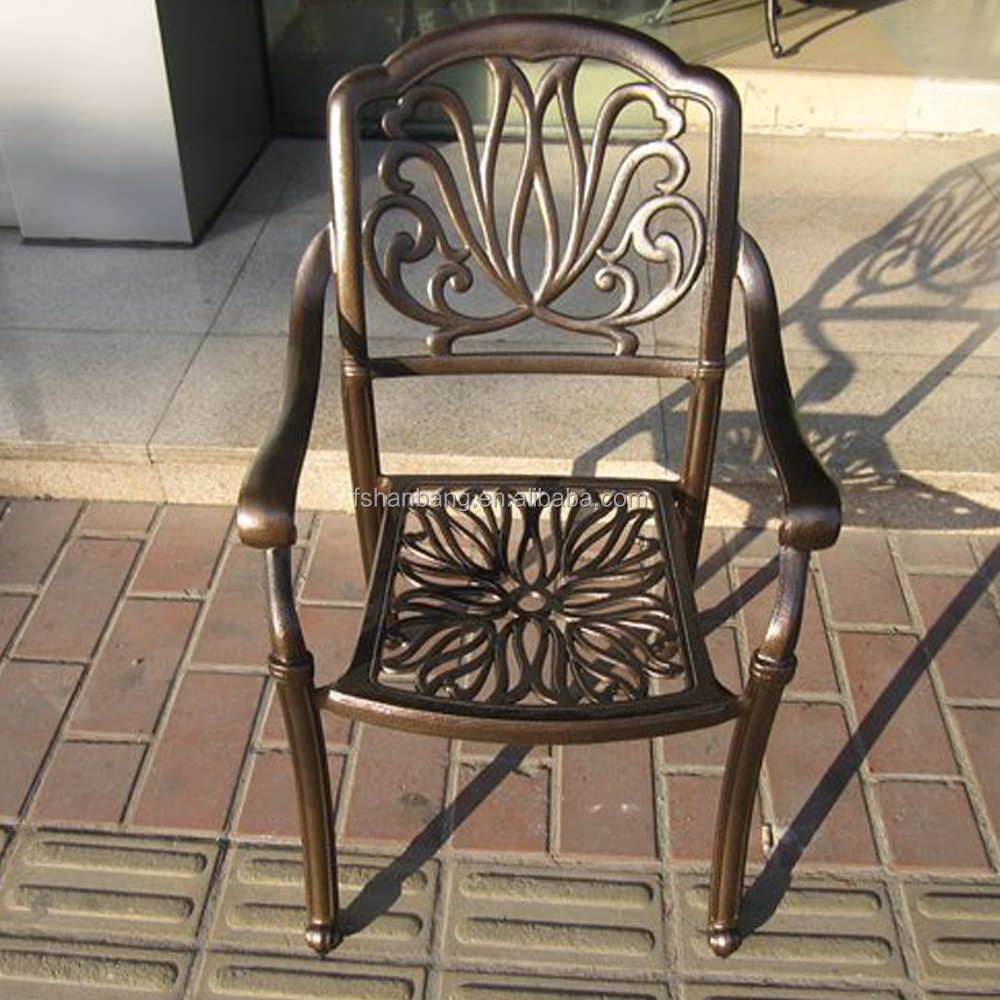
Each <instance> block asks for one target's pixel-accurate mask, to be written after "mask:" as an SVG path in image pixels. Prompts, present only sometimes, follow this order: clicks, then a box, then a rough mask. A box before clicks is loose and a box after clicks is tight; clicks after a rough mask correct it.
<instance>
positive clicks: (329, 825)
mask: <svg viewBox="0 0 1000 1000" xmlns="http://www.w3.org/2000/svg"><path fill="white" fill-rule="evenodd" d="M271 674H272V676H273V677H274V679H275V681H276V682H277V686H278V697H279V699H280V702H281V713H282V715H283V716H284V719H285V729H286V731H287V733H288V743H289V746H290V747H291V751H292V766H293V769H294V771H295V794H296V797H297V799H298V806H299V829H300V831H301V835H302V855H303V862H304V866H305V884H306V911H307V913H308V926H307V927H306V942H307V943H308V944H309V947H310V948H312V949H313V950H314V951H317V952H319V953H320V954H321V955H323V954H326V952H328V951H330V950H331V949H333V948H335V947H336V946H337V945H338V944H340V942H341V940H342V939H343V934H342V932H341V931H340V929H339V928H338V926H337V914H338V909H339V900H338V895H337V849H336V842H335V836H336V835H335V832H334V815H333V803H332V801H331V798H330V774H329V771H328V769H327V762H326V741H325V739H324V736H323V725H322V722H321V720H320V716H319V710H318V709H317V708H316V704H315V701H314V700H313V665H312V660H311V659H309V660H307V661H304V662H301V663H294V664H284V663H277V662H275V661H274V660H272V661H271Z"/></svg>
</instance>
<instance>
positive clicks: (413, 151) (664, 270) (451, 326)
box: [363, 57, 705, 354]
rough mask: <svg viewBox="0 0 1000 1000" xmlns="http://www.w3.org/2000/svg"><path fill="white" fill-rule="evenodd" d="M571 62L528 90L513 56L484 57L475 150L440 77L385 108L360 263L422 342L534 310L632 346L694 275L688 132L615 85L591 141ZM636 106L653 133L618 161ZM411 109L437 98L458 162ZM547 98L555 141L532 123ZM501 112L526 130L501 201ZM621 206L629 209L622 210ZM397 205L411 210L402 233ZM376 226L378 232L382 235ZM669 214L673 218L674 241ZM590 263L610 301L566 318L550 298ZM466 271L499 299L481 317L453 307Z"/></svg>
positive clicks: (655, 101)
mask: <svg viewBox="0 0 1000 1000" xmlns="http://www.w3.org/2000/svg"><path fill="white" fill-rule="evenodd" d="M581 63H582V60H581V59H580V58H576V57H570V58H563V59H559V60H557V61H555V62H553V64H552V65H551V66H550V67H549V68H548V69H547V70H546V72H545V73H544V74H543V75H542V77H541V79H540V80H539V81H538V83H537V85H536V86H535V87H534V88H532V86H531V83H530V82H529V80H528V78H527V77H526V76H525V74H524V72H522V70H521V69H520V68H519V67H518V66H517V65H516V64H515V63H514V62H512V61H511V60H509V59H504V58H490V59H487V60H486V65H487V68H488V71H489V75H490V80H491V87H492V110H491V114H490V120H489V124H488V127H487V130H486V133H485V137H484V139H483V142H482V146H481V147H480V146H479V145H478V144H477V141H476V137H475V133H474V130H473V125H472V120H471V118H470V115H469V110H468V108H467V107H466V105H465V103H464V101H463V100H462V99H461V97H460V96H459V95H458V94H457V93H456V92H455V91H454V90H452V89H450V88H449V87H446V86H443V85H441V84H438V83H430V82H428V83H421V84H417V85H415V86H413V87H411V88H410V89H408V90H407V91H406V92H405V93H404V94H403V95H402V96H401V97H399V99H398V101H397V102H396V104H395V106H394V107H393V108H392V109H390V110H389V111H387V112H386V113H385V114H384V115H383V118H382V128H383V132H384V134H385V137H386V139H387V140H388V143H387V146H386V149H385V151H384V152H383V155H382V157H381V159H380V162H379V178H380V180H381V182H382V184H383V185H384V187H385V188H386V189H387V191H388V193H387V194H385V195H383V196H382V197H380V198H379V199H378V200H377V201H376V202H375V203H374V205H373V206H372V207H371V209H370V211H369V212H368V214H367V215H366V217H365V220H364V224H363V248H364V251H363V252H364V257H365V264H366V267H367V268H368V270H369V273H370V274H371V276H372V278H373V280H374V281H375V283H376V285H377V286H378V288H379V290H380V291H381V293H382V295H383V296H384V297H385V298H386V299H387V300H388V301H389V302H390V303H392V304H393V305H394V306H395V308H396V309H398V310H399V311H400V312H402V313H404V314H405V315H407V316H409V317H411V318H412V319H415V320H418V321H420V322H422V323H425V324H429V325H430V326H433V327H434V330H433V332H432V333H431V334H430V335H429V336H428V338H427V339H428V344H429V346H430V348H431V350H432V352H434V353H436V354H447V353H451V351H452V349H453V345H454V343H455V341H456V340H457V339H458V338H460V337H465V336H469V335H472V334H482V333H488V332H490V331H493V330H499V329H502V328H504V327H509V326H513V325H515V324H517V323H520V322H521V321H523V320H526V319H529V318H531V317H535V318H537V319H541V320H544V321H546V322H548V323H550V324H553V325H555V326H558V327H562V328H563V329H566V330H570V331H576V332H579V333H584V334H591V335H595V336H600V337H604V338H606V339H608V340H610V341H611V342H612V343H613V344H614V348H615V353H616V354H634V353H635V352H636V350H637V348H638V344H639V341H638V337H637V336H636V334H635V333H634V332H633V331H632V330H631V329H630V327H632V326H636V325H638V324H642V323H644V322H647V321H649V320H651V319H654V318H655V317H656V316H659V315H660V314H662V313H664V312H665V311H666V310H668V309H669V308H670V307H671V306H672V305H674V304H675V303H676V302H677V301H678V300H680V299H681V298H682V297H683V296H684V295H685V294H686V293H687V292H688V290H689V289H690V288H691V286H692V285H693V284H694V282H695V280H696V279H697V277H698V274H699V272H700V270H701V266H702V263H703V260H704V251H705V221H704V218H703V216H702V214H701V211H700V210H699V209H698V207H697V206H696V205H695V203H694V202H693V201H692V200H691V199H690V198H688V197H686V196H685V195H683V194H681V193H680V189H681V187H682V186H683V185H684V182H685V180H686V179H687V176H688V161H687V158H686V157H685V155H684V153H683V151H682V150H681V148H680V146H679V145H678V144H677V142H676V140H677V139H678V138H679V137H680V136H681V134H682V133H683V131H684V125H685V121H684V116H683V115H682V114H681V112H680V111H679V110H678V108H677V107H675V106H674V105H673V104H672V103H671V102H670V100H669V97H668V95H667V94H666V93H665V92H664V91H663V90H662V89H661V88H660V87H658V86H657V85H655V84H653V83H651V82H645V81H643V82H633V83H628V84H624V85H622V86H620V87H618V88H617V89H615V90H614V91H612V92H611V94H610V95H609V96H608V97H607V98H606V100H605V101H604V103H603V105H602V106H601V108H600V110H599V111H598V114H597V118H596V122H595V125H594V131H593V136H592V138H591V140H590V142H589V144H588V143H586V142H585V140H584V138H583V136H582V134H581V130H580V125H579V122H578V119H577V113H576V107H575V99H574V94H575V83H576V77H577V73H578V71H579V69H580V65H581ZM553 102H555V103H554V104H553ZM634 104H644V105H646V106H647V107H648V109H649V111H650V112H651V114H652V116H653V119H654V121H655V122H656V125H657V131H658V134H657V137H656V138H653V139H650V140H648V141H645V142H640V143H638V144H636V145H634V146H633V147H632V148H631V149H630V150H629V151H628V152H627V153H626V154H625V155H624V156H623V157H622V158H621V159H619V160H618V161H617V162H616V163H613V162H611V161H612V160H613V159H614V158H613V157H611V158H609V156H608V143H609V139H611V137H612V134H613V133H614V131H615V129H616V126H617V125H618V124H619V121H620V119H621V116H622V114H623V112H624V111H625V110H626V109H627V108H629V107H630V106H631V105H634ZM422 105H433V106H436V108H437V110H438V111H439V113H441V114H443V115H444V116H445V118H446V119H447V121H448V122H450V125H451V127H452V129H453V131H454V135H455V139H456V147H457V152H458V157H457V160H458V164H457V165H456V166H454V167H453V165H452V163H451V162H449V159H448V158H446V157H445V156H444V155H443V154H442V151H441V148H440V147H438V146H436V145H434V144H432V143H430V142H428V141H425V140H421V139H419V138H415V137H413V136H411V134H410V131H409V126H410V123H411V122H412V121H413V119H414V117H415V116H416V114H417V112H418V109H419V108H420V107H421V106H422ZM555 109H557V110H558V120H559V122H560V123H561V131H562V138H563V139H564V140H565V144H564V146H563V144H562V143H558V144H557V143H545V142H543V134H542V123H543V121H545V120H546V116H547V115H548V116H549V120H550V121H551V120H552V118H553V117H554V116H555V115H556V110H555ZM518 111H519V114H518ZM512 119H516V120H517V123H518V125H519V126H521V125H522V124H523V129H522V132H523V135H519V137H518V140H517V141H518V142H520V143H521V148H520V165H519V167H518V169H517V171H516V183H515V184H514V187H513V192H512V194H511V195H510V196H509V198H506V197H501V196H498V195H499V194H500V193H499V192H498V189H497V180H498V171H497V163H498V159H499V156H500V152H501V146H502V145H503V144H504V143H505V135H506V134H507V133H509V132H510V131H511V129H510V128H509V125H510V123H511V120H512ZM511 141H513V140H511ZM556 147H558V148H559V150H560V151H562V150H563V149H564V150H565V153H566V154H567V155H568V160H569V167H570V172H571V191H570V193H569V206H568V209H567V206H566V203H565V201H563V200H562V199H558V198H557V195H556V192H555V190H554V186H553V183H552V178H551V176H550V170H549V163H548V162H547V160H548V158H549V157H551V156H553V155H555V153H554V149H555V148H556ZM647 163H652V164H653V165H654V167H655V170H656V172H657V174H658V177H657V179H656V180H655V181H654V182H653V188H654V193H653V194H651V195H650V196H649V197H647V198H646V199H645V200H644V201H641V202H640V203H639V204H638V206H637V207H632V206H633V205H634V203H635V199H634V197H633V198H632V199H631V200H630V198H629V196H630V194H632V189H633V187H636V186H637V177H638V173H639V170H640V167H643V166H644V165H645V164H647ZM404 169H405V171H406V173H407V174H408V176H404ZM418 172H419V173H420V175H421V177H422V179H424V180H429V186H430V192H432V193H433V196H432V197H431V194H430V193H429V192H427V191H425V190H424V189H423V188H422V187H421V188H420V189H419V190H418V186H417V184H416V183H415V181H414V179H413V178H414V177H415V176H416V175H417V173H418ZM605 174H607V177H605ZM605 181H606V182H607V183H603V182H605ZM463 190H465V191H467V192H468V197H467V198H466V199H463V197H462V192H463ZM428 199H430V200H428ZM431 201H433V202H434V206H432V204H431V203H430V202H431ZM560 207H562V210H563V214H565V215H568V216H569V218H568V220H567V221H568V225H564V224H561V223H562V222H563V220H561V219H560ZM532 210H536V211H537V213H538V216H539V217H540V219H541V223H542V230H543V236H542V240H543V243H544V264H543V266H542V268H541V272H540V274H539V275H536V276H531V275H529V268H527V267H526V262H525V249H526V246H525V244H526V232H525V224H526V219H527V217H528V215H529V212H530V211H532ZM626 213H631V214H629V215H628V216H627V218H626V217H625V215H626ZM401 216H402V217H406V216H408V217H409V223H408V224H407V228H403V223H402V219H401ZM390 219H393V220H394V222H393V223H391V224H390V222H389V220H390ZM504 220H506V222H504ZM383 223H384V224H385V226H384V228H385V229H386V230H387V231H389V232H388V233H387V234H386V233H380V232H379V230H380V227H382V225H383ZM668 223H675V224H676V223H679V224H680V228H681V229H682V230H684V231H685V233H684V235H683V238H682V236H680V235H678V233H677V232H676V231H673V230H672V229H671V228H670V226H669V225H668ZM393 225H394V226H397V227H399V228H396V229H392V228H391V226H393ZM674 228H675V229H676V225H675V227H674ZM504 230H505V231H504ZM435 254H436V255H437V257H436V260H437V261H438V262H439V263H438V265H437V266H436V268H435V269H434V270H433V272H432V273H431V274H430V277H429V278H427V279H426V287H425V288H424V289H423V292H422V293H421V292H419V291H417V290H414V289H411V287H410V285H409V283H408V281H409V280H410V279H412V276H413V273H414V272H413V271H412V270H411V269H414V268H415V266H416V265H418V264H420V263H421V262H424V261H427V260H428V259H430V258H432V256H433V255H435ZM627 258H632V259H628V260H627ZM636 262H638V263H639V264H640V265H641V268H640V270H643V271H644V270H648V271H649V273H650V274H651V276H652V278H651V280H652V289H653V290H652V291H651V292H648V293H644V291H643V287H642V286H643V281H642V280H641V276H640V274H638V273H637V271H636V270H635V264H636ZM649 265H652V266H651V267H650V266H649ZM595 267H596V270H595V269H594V268H595ZM588 271H589V272H590V275H591V277H592V280H593V281H594V284H595V285H596V286H597V288H598V289H600V290H601V291H602V292H604V293H606V294H607V295H608V297H609V299H608V301H609V303H610V304H609V305H608V306H607V307H605V308H602V309H601V310H600V311H598V312H597V313H595V314H591V315H576V314H572V313H571V312H570V311H568V310H567V309H566V308H565V307H562V306H561V304H560V301H559V300H560V299H561V298H562V297H563V296H565V295H566V294H567V293H568V292H569V291H570V290H571V289H572V288H573V286H574V284H575V283H576V282H577V281H578V280H579V279H580V278H581V277H582V276H584V275H585V274H586V273H587V272H588ZM477 282H485V283H487V284H488V285H489V286H491V287H492V288H493V289H494V290H495V291H499V292H500V293H501V295H502V296H503V300H504V302H505V303H506V305H505V306H504V307H503V308H500V309H497V310H495V311H493V312H491V313H487V314H485V315H484V314H476V313H475V311H473V310H469V309H467V308H463V306H464V304H465V303H467V302H469V301H471V297H469V298H466V299H464V300H462V296H463V294H464V293H467V292H469V291H471V290H472V289H473V287H474V285H476V283H477Z"/></svg>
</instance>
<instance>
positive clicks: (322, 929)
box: [306, 922, 344, 955]
mask: <svg viewBox="0 0 1000 1000" xmlns="http://www.w3.org/2000/svg"><path fill="white" fill-rule="evenodd" d="M343 940H344V934H343V931H341V930H340V928H339V927H337V925H336V924H334V923H332V922H331V923H326V924H323V923H318V922H314V923H311V924H310V925H309V926H308V927H307V928H306V944H308V945H309V947H310V948H312V950H313V951H315V952H316V953H317V954H319V955H325V954H326V953H327V952H328V951H333V949H334V948H336V947H337V945H339V944H340V942H341V941H343Z"/></svg>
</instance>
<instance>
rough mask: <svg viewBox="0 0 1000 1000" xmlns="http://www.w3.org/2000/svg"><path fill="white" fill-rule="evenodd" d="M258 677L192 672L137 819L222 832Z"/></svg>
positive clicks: (155, 761) (153, 766)
mask: <svg viewBox="0 0 1000 1000" xmlns="http://www.w3.org/2000/svg"><path fill="white" fill-rule="evenodd" d="M261 684H262V681H261V679H260V678H258V677H247V676H232V675H225V674H188V675H187V676H186V677H185V678H184V680H183V682H182V683H181V687H180V691H179V692H178V695H177V700H176V701H175V702H174V705H173V708H172V709H171V711H170V716H169V718H168V720H167V723H166V725H165V726H164V728H163V739H162V742H161V743H160V745H159V746H158V747H157V748H156V750H155V752H154V754H153V759H152V764H151V767H150V771H149V775H148V776H147V778H146V782H145V784H144V785H143V787H142V789H141V791H140V797H139V804H138V807H137V808H136V810H135V816H134V818H135V821H136V823H138V824H139V825H141V826H157V827H168V828H171V829H184V830H221V829H222V828H223V825H224V823H225V821H226V816H227V814H228V810H229V805H230V801H231V799H232V797H233V788H234V785H235V783H236V779H237V778H238V777H239V774H240V770H241V768H242V766H243V757H244V753H245V749H246V745H247V741H248V739H249V737H250V732H251V729H252V726H253V719H254V713H255V711H256V709H257V703H258V701H259V699H260V689H261Z"/></svg>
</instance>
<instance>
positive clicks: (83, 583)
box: [14, 538, 139, 660]
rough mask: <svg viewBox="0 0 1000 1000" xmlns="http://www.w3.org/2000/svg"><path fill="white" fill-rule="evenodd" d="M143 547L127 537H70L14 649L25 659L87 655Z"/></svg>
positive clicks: (67, 658)
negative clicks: (74, 538)
mask: <svg viewBox="0 0 1000 1000" xmlns="http://www.w3.org/2000/svg"><path fill="white" fill-rule="evenodd" d="M138 551H139V546H138V543H137V542H133V541H126V540H124V539H103V538H80V539H76V540H75V541H73V542H72V543H70V546H69V548H68V549H67V551H66V553H65V555H64V556H63V559H62V562H61V563H60V564H59V567H58V568H57V569H56V573H55V576H54V577H53V579H52V581H51V582H50V583H49V586H48V588H47V589H46V591H45V593H44V595H43V596H42V598H41V600H40V601H39V603H38V606H37V607H36V608H35V610H34V614H33V615H32V618H31V621H30V622H28V627H27V628H26V629H25V631H24V634H23V635H22V636H21V639H20V641H19V642H18V644H17V646H16V648H15V650H14V653H15V655H16V656H19V657H23V658H25V659H48V658H57V659H61V660H86V659H88V658H89V657H90V656H91V654H92V653H93V652H94V649H95V647H96V646H97V643H98V640H99V639H100V638H101V634H102V632H103V631H104V626H105V625H106V624H107V622H108V618H109V617H110V615H111V612H112V610H113V609H114V607H115V604H116V602H117V601H118V598H119V596H120V595H121V592H122V588H123V587H124V585H125V578H126V577H127V575H128V573H129V570H131V568H132V563H133V562H134V561H135V557H136V555H137V553H138Z"/></svg>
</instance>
